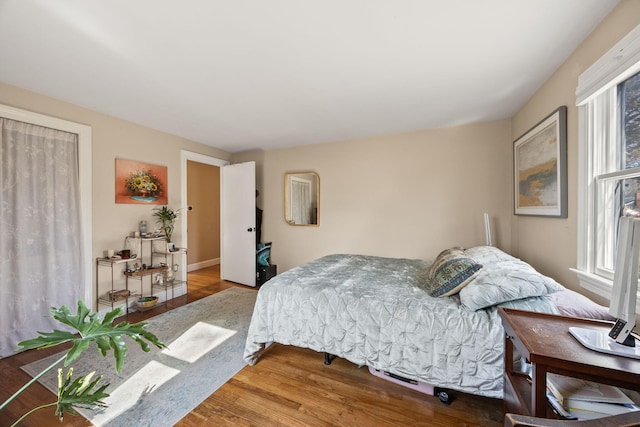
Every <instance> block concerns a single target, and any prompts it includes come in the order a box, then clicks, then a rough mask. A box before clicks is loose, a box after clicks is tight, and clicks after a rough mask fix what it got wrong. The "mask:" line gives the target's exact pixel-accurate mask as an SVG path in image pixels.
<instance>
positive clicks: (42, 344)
mask: <svg viewBox="0 0 640 427" xmlns="http://www.w3.org/2000/svg"><path fill="white" fill-rule="evenodd" d="M50 311H51V314H52V315H53V317H54V319H56V320H57V321H59V322H60V323H63V324H65V325H67V326H70V327H72V328H74V329H75V330H76V331H78V332H77V334H76V333H72V332H65V331H59V330H54V331H53V332H38V334H40V336H39V337H38V338H33V339H30V340H26V341H22V342H20V343H18V345H19V346H20V347H23V348H24V349H25V350H30V349H34V348H46V347H52V346H55V345H58V344H62V343H65V342H71V343H73V346H72V347H71V349H70V350H69V351H68V352H67V356H66V358H65V361H64V365H65V366H69V364H70V363H71V362H73V361H74V360H76V359H77V358H78V357H79V356H80V354H81V353H82V352H83V351H84V350H86V349H87V348H88V347H89V344H90V343H91V342H95V343H96V346H97V347H98V350H99V351H100V354H102V356H103V357H105V356H106V355H107V354H108V353H109V350H113V355H114V357H115V359H116V370H117V371H118V372H120V371H121V370H122V366H123V364H124V358H125V356H126V354H127V345H126V344H125V342H124V339H123V336H124V335H128V336H129V337H130V338H131V339H133V340H134V341H135V342H137V343H138V345H140V348H142V350H144V351H145V352H148V351H149V344H148V343H147V342H146V341H148V342H150V343H152V344H154V345H155V346H156V347H158V348H163V347H166V346H165V345H164V344H163V343H162V342H160V340H159V339H158V337H156V336H155V335H154V334H152V333H151V332H149V331H147V330H145V329H144V327H145V326H146V325H147V322H138V323H134V324H131V323H129V322H122V323H119V324H117V325H112V323H113V320H114V319H115V318H116V317H118V316H119V315H121V314H122V308H120V307H118V308H116V309H114V310H111V311H110V312H109V313H107V314H106V315H105V316H104V318H103V319H102V320H100V317H99V316H98V313H95V312H92V311H91V310H89V309H88V308H87V306H86V305H85V304H84V303H83V302H82V301H78V312H77V314H71V312H70V311H69V309H68V308H67V307H65V306H62V307H60V308H55V307H52V308H51V309H50ZM145 340H146V341H145Z"/></svg>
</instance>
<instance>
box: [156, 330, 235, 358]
mask: <svg viewBox="0 0 640 427" xmlns="http://www.w3.org/2000/svg"><path fill="white" fill-rule="evenodd" d="M235 334H236V331H234V330H231V329H225V328H221V327H220V326H216V325H211V324H209V323H205V322H198V323H196V324H195V325H193V326H192V327H190V328H189V329H188V330H187V331H186V332H185V333H183V334H182V335H180V337H178V338H177V339H176V340H175V341H173V342H172V343H171V344H169V345H168V346H167V348H165V349H164V350H162V353H163V354H166V355H167V356H171V357H175V358H176V359H180V360H183V361H185V362H189V363H194V362H195V361H196V360H198V359H199V358H200V357H202V356H203V355H205V354H207V353H208V352H209V351H211V350H213V349H214V348H216V347H217V346H219V345H220V344H222V343H223V342H225V341H226V340H227V339H229V338H231V337H232V336H233V335H235Z"/></svg>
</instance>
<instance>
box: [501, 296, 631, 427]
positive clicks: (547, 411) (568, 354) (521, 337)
mask: <svg viewBox="0 0 640 427" xmlns="http://www.w3.org/2000/svg"><path fill="white" fill-rule="evenodd" d="M498 311H499V313H500V316H501V317H502V324H503V326H504V330H505V358H504V366H505V375H504V406H505V412H512V413H516V414H521V415H530V416H536V417H553V416H554V414H553V411H552V410H551V408H550V407H549V406H548V405H547V399H546V382H547V372H553V373H556V374H560V375H565V376H568V377H573V378H581V379H584V380H589V381H595V382H598V383H602V384H610V385H614V386H618V387H622V388H626V389H630V390H636V391H640V360H638V359H631V358H627V357H620V356H613V355H609V354H604V353H599V352H596V351H593V350H589V349H588V348H586V347H584V346H583V345H582V344H580V343H579V342H578V341H577V340H576V339H575V338H574V337H573V336H572V335H571V334H570V333H569V327H571V326H580V327H583V328H592V329H596V330H602V331H605V332H607V333H608V332H609V330H610V329H611V326H612V325H613V324H612V323H611V322H605V321H599V320H587V319H577V318H572V317H564V316H556V315H552V314H544V313H534V312H529V311H521V310H513V309H509V308H500V309H499V310H498ZM514 348H515V349H516V350H517V351H518V352H519V353H520V355H522V357H524V358H525V359H526V360H527V362H529V363H531V373H530V375H528V374H526V373H523V372H521V371H518V370H516V369H514V363H513V362H514V357H513V353H514V352H513V350H514Z"/></svg>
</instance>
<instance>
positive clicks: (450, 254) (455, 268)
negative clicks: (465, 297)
mask: <svg viewBox="0 0 640 427" xmlns="http://www.w3.org/2000/svg"><path fill="white" fill-rule="evenodd" d="M481 268H482V265H481V264H478V263H477V262H475V261H474V260H473V259H471V258H469V257H467V256H466V255H465V253H464V249H462V248H459V247H456V248H451V249H446V250H444V251H442V252H440V254H439V255H438V256H437V258H436V259H435V261H433V264H431V266H430V267H429V270H428V271H427V279H428V281H429V284H428V285H429V289H430V291H429V295H431V296H432V297H448V296H450V295H454V294H456V293H458V292H460V290H461V289H462V288H464V287H465V286H466V285H467V284H468V283H469V282H471V280H473V278H474V277H475V276H476V275H477V274H478V272H479V271H480V269H481Z"/></svg>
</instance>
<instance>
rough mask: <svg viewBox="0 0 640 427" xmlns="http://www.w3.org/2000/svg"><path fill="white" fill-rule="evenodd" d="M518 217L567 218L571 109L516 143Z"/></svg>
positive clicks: (559, 111)
mask: <svg viewBox="0 0 640 427" xmlns="http://www.w3.org/2000/svg"><path fill="white" fill-rule="evenodd" d="M513 168H514V169H513V170H514V173H513V179H514V214H515V215H534V216H548V217H558V218H566V217H567V107H566V106H561V107H559V108H558V109H556V110H555V111H553V112H552V113H551V114H549V115H548V116H547V117H545V118H544V119H543V120H542V121H541V122H539V123H538V124H537V125H535V126H534V127H532V128H531V129H529V130H528V131H527V132H526V133H525V134H524V135H522V136H521V137H520V138H518V139H516V140H515V141H514V143H513Z"/></svg>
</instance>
